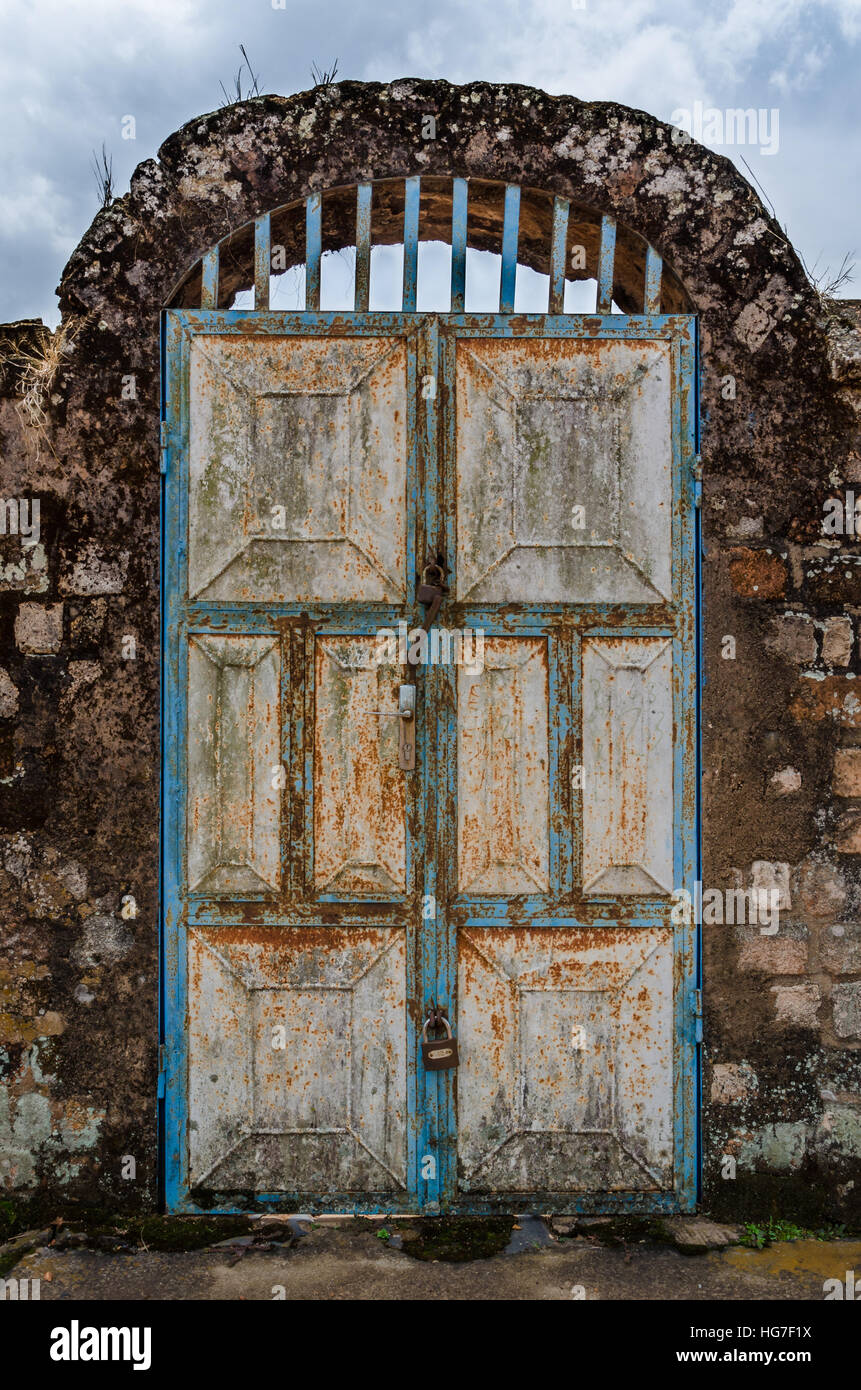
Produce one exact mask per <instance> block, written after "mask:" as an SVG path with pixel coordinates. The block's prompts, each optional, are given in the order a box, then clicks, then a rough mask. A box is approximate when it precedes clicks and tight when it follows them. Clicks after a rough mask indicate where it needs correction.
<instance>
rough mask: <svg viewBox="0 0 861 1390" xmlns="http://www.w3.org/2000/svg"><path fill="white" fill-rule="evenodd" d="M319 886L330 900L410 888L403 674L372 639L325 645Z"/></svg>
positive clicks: (319, 697)
mask: <svg viewBox="0 0 861 1390" xmlns="http://www.w3.org/2000/svg"><path fill="white" fill-rule="evenodd" d="M316 646H317V653H316V699H315V720H314V729H315V734H314V880H315V883H316V886H317V888H318V889H320V890H321V891H326V892H329V893H338V894H341V893H366V894H373V895H374V896H376V897H378V896H379V895H380V894H383V895H388V894H390V893H402V892H404V891H405V889H406V778H405V777H404V774H403V772H402V771H401V769H400V767H399V766H398V719H397V717H396V711H397V708H398V685H399V683H400V674H399V669H400V668H398V667H393V666H389V665H386V664H383V663H380V662H379V661H378V660H377V653H376V648H375V644H374V642H373V641H372V640H371V639H369V638H366V637H329V638H324V639H320V640H318V642H317V644H316Z"/></svg>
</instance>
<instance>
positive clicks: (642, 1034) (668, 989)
mask: <svg viewBox="0 0 861 1390" xmlns="http://www.w3.org/2000/svg"><path fill="white" fill-rule="evenodd" d="M458 959H459V977H458V992H459V998H460V1001H461V1007H460V1015H459V1023H460V1032H459V1045H460V1049H461V1056H462V1061H461V1065H460V1067H459V1069H458V1074H457V1100H458V1160H459V1163H458V1167H459V1183H460V1187H461V1190H462V1191H463V1192H471V1193H488V1194H490V1193H501V1192H512V1193H514V1192H518V1193H522V1192H547V1193H549V1192H559V1193H562V1192H572V1193H573V1192H581V1193H585V1192H595V1191H610V1192H612V1191H638V1192H639V1191H658V1190H661V1189H663V1188H666V1187H668V1186H670V1185H671V1183H672V1158H673V1148H672V1136H673V1123H672V1121H673V1087H672V998H673V967H672V960H673V955H672V934H671V932H670V931H668V930H667V929H662V930H659V929H653V930H645V929H637V930H632V929H630V928H627V929H624V928H588V929H587V928H577V929H575V930H573V931H572V930H564V929H557V930H547V929H544V930H535V929H533V930H529V929H522V928H521V929H515V928H507V929H506V928H498V927H489V926H488V927H484V928H473V929H471V930H464V931H462V932H461V933H460V936H459V942H458Z"/></svg>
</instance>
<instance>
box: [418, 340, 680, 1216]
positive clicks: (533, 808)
mask: <svg viewBox="0 0 861 1390" xmlns="http://www.w3.org/2000/svg"><path fill="white" fill-rule="evenodd" d="M536 328H537V331H534V332H533V331H530V329H529V328H521V327H519V326H514V327H512V325H511V323H510V322H505V321H502V320H500V321H497V322H496V323H494V324H479V325H476V324H472V323H469V322H463V323H451V324H447V325H445V326H444V327H443V331H442V337H443V342H444V349H443V361H444V366H443V375H444V378H445V380H446V381H447V382H448V383H449V390H448V392H447V393H446V400H447V404H448V419H447V430H446V434H445V438H446V459H445V469H444V472H445V486H444V504H443V505H444V510H445V518H446V526H447V535H448V547H449V549H450V553H451V554H452V555H453V556H454V574H453V576H452V590H453V600H454V603H453V606H454V616H455V621H456V625H457V626H460V625H462V624H469V625H473V626H475V627H476V628H478V629H480V630H481V631H482V632H483V633H484V663H483V669H481V670H480V671H470V670H468V669H465V668H464V667H460V668H459V669H457V670H449V671H442V670H441V671H439V672H435V673H434V680H435V682H436V694H435V696H434V704H438V705H440V706H442V707H443V708H445V709H446V710H447V711H449V714H450V727H449V729H448V731H447V738H448V740H449V743H448V747H447V754H443V752H442V750H440V754H439V756H438V762H439V765H440V766H441V767H443V768H444V769H445V770H444V773H443V777H444V781H445V792H444V799H443V807H444V810H443V815H442V820H441V822H440V823H439V824H438V833H439V835H440V843H441V846H444V858H445V868H444V870H443V871H442V872H443V874H444V884H445V886H444V889H443V891H442V893H441V894H440V897H441V899H442V903H441V911H442V912H443V913H444V915H445V918H446V936H447V941H448V947H449V951H448V957H447V959H448V961H449V975H448V979H447V981H446V984H447V990H448V994H449V995H450V996H451V997H453V998H456V999H457V1028H458V1039H459V1046H460V1057H461V1062H460V1066H459V1069H458V1071H457V1073H456V1081H455V1082H454V1083H453V1091H452V1095H451V1097H450V1104H451V1106H452V1111H453V1114H452V1121H451V1124H452V1129H453V1131H454V1132H456V1136H457V1137H456V1168H455V1170H454V1171H453V1172H452V1174H451V1178H450V1181H451V1191H452V1197H453V1201H454V1203H455V1204H456V1205H457V1206H458V1207H460V1208H462V1209H465V1210H466V1209H469V1210H492V1209H494V1207H496V1208H502V1209H507V1208H510V1207H511V1206H512V1205H517V1204H520V1205H521V1206H522V1205H524V1204H527V1205H528V1203H529V1200H530V1196H531V1198H532V1202H533V1205H536V1206H537V1208H538V1209H540V1210H544V1209H548V1208H557V1209H558V1208H565V1207H566V1206H567V1207H576V1208H578V1209H590V1208H595V1209H607V1208H608V1207H610V1208H613V1207H615V1208H620V1207H621V1208H624V1209H652V1210H653V1209H655V1208H656V1207H660V1206H662V1205H663V1204H665V1203H667V1204H669V1205H672V1204H674V1203H679V1204H684V1203H685V1202H686V1201H687V1202H689V1201H690V1197H691V1193H692V1183H691V1177H692V1173H693V1161H692V1147H693V1145H692V1136H693V1123H692V1122H693V1102H692V1097H691V1095H690V1094H686V1090H687V1088H688V1087H689V1084H690V1082H691V1081H692V1080H693V1072H694V1061H693V1055H694V1054H693V1048H692V1047H690V1046H689V1044H690V1042H691V1041H692V1038H693V1032H692V1028H691V1024H692V1023H693V1022H694V1019H693V1014H691V1017H690V1020H686V1019H685V1018H684V1016H683V1014H682V1010H683V1009H684V1008H685V1007H688V1008H691V1007H692V1006H693V1005H694V1004H695V1002H696V995H695V993H692V991H691V984H692V981H693V975H692V970H693V952H692V942H691V940H690V937H689V933H688V930H687V928H686V926H685V924H684V923H682V922H678V923H677V922H674V920H673V918H674V916H675V917H678V916H680V913H679V912H678V911H677V910H676V908H677V903H678V898H677V897H676V898H674V896H673V894H674V890H675V889H677V888H678V887H679V886H680V885H682V884H684V883H685V882H689V875H690V872H691V870H692V868H693V864H694V838H693V819H694V818H693V797H694V790H695V776H694V772H695V763H696V724H695V703H696V690H695V680H694V663H693V651H694V645H695V643H694V634H695V612H694V603H693V594H694V582H693V580H694V576H693V570H692V564H693V544H692V541H693V535H692V518H693V503H694V484H693V479H692V477H691V471H690V461H691V459H692V442H693V441H692V435H690V434H689V433H687V427H686V425H687V424H689V421H690V402H689V401H687V400H686V389H687V388H686V367H687V368H689V367H690V362H691V357H690V355H688V358H687V362H686V361H685V354H689V350H690V347H691V344H690V341H687V343H686V341H685V338H686V333H685V331H684V330H682V332H681V334H679V333H678V332H677V331H674V330H670V331H666V329H665V330H664V331H659V332H658V333H654V332H651V331H650V330H649V328H648V327H647V326H645V325H643V324H642V323H640V324H637V325H633V324H630V323H628V324H625V325H622V324H620V325H619V326H618V329H617V331H616V333H615V334H614V333H613V332H612V329H611V328H609V327H608V323H607V320H604V323H603V324H602V333H601V336H594V337H593V336H591V335H589V334H588V330H587V331H586V332H585V333H584V332H583V331H582V330H583V329H584V328H586V325H580V328H581V332H580V333H578V332H577V331H576V330H575V329H573V328H572V325H570V324H566V325H564V326H562V325H559V324H558V323H557V324H556V325H555V326H553V327H551V326H548V324H546V323H545V324H543V325H540V326H536ZM677 329H678V325H676V330H677ZM690 380H691V376H690V374H689V372H688V374H687V383H688V385H689V383H690ZM686 416H687V417H688V418H687V422H686V420H685V417H686ZM685 461H686V462H687V465H688V466H687V467H685ZM447 620H448V619H447V618H446V616H445V608H444V610H443V617H442V618H441V621H447ZM471 649H472V648H470V650H471ZM686 1048H687V1049H688V1050H687V1052H686V1051H685V1049H686ZM674 1054H675V1055H674Z"/></svg>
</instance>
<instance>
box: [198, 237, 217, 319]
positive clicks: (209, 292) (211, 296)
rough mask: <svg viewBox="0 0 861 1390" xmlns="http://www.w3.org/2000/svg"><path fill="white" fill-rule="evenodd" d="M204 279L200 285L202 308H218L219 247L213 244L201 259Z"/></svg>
mask: <svg viewBox="0 0 861 1390" xmlns="http://www.w3.org/2000/svg"><path fill="white" fill-rule="evenodd" d="M201 271H202V274H203V280H202V283H201V286H200V307H201V309H217V308H218V247H217V246H213V248H212V250H211V251H207V253H206V255H205V256H204V258H203V260H202V261H201Z"/></svg>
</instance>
